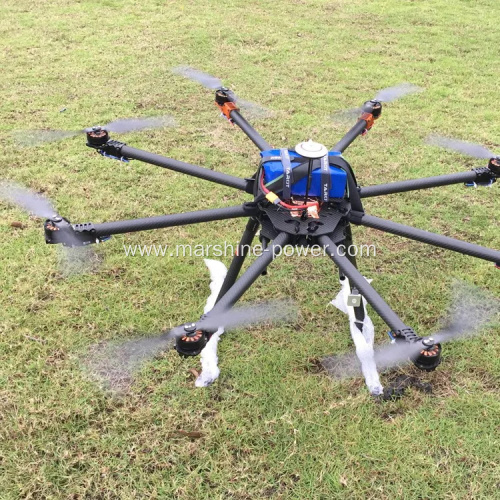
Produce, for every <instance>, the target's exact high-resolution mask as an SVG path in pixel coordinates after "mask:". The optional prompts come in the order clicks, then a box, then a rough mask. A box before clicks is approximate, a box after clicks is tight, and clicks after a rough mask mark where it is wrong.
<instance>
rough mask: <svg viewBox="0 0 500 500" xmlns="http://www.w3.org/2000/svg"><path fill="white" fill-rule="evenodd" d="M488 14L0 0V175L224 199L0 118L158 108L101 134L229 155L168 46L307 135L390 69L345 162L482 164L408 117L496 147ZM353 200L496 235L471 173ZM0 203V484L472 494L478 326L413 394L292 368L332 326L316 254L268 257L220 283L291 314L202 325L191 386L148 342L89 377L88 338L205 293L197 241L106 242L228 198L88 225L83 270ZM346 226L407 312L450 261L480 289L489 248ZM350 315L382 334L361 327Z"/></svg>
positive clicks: (133, 325) (494, 7) (116, 333)
mask: <svg viewBox="0 0 500 500" xmlns="http://www.w3.org/2000/svg"><path fill="white" fill-rule="evenodd" d="M499 12H500V8H499V5H498V2H497V1H496V0H474V1H472V0H434V1H428V0H421V1H418V2H416V1H411V0H374V1H371V2H367V1H362V0H349V1H347V0H342V1H324V0H289V1H283V0H275V1H271V0H261V1H258V2H248V1H242V0H229V1H225V2H220V1H212V0H207V1H205V2H201V1H195V0H191V1H189V0H184V1H176V2H174V1H160V0H143V1H141V2H139V1H135V0H123V1H119V0H100V1H94V0H81V1H78V2H68V1H65V0H50V1H49V0H31V1H28V0H15V1H14V0H3V1H2V3H1V6H0V32H1V45H2V51H1V53H0V63H1V67H2V77H1V80H0V88H1V90H2V92H1V96H2V98H1V100H0V141H1V144H2V146H1V153H2V154H1V158H2V161H1V165H2V174H1V177H4V178H7V179H10V180H14V181H16V182H19V183H22V184H25V185H27V186H29V187H31V188H33V189H35V190H37V191H41V192H43V193H45V194H46V195H47V196H49V197H50V198H51V199H53V200H54V201H55V203H56V204H57V207H58V209H59V211H60V213H61V214H63V215H64V216H66V217H68V218H69V219H70V220H71V221H72V222H85V221H93V222H101V221H107V220H117V219H120V218H131V217H146V216H150V215H156V214H162V213H174V212H178V211H188V210H196V209H201V208H210V207H219V206H229V205H234V204H238V203H241V202H242V201H244V200H245V197H244V196H243V195H240V194H239V193H238V192H236V191H234V190H231V189H230V188H223V187H220V188H219V187H215V185H214V184H208V183H203V181H201V180H196V179H193V178H189V177H184V176H182V175H181V174H177V173H174V172H169V171H166V170H163V169H159V168H156V167H153V166H150V165H146V164H141V163H139V162H132V163H130V164H123V163H118V162H113V161H110V160H106V159H103V158H101V157H98V156H97V155H96V154H95V153H93V152H92V151H90V150H89V149H88V148H86V147H85V145H84V140H83V136H79V137H76V138H70V139H67V140H65V141H61V142H58V143H51V144H47V145H44V146H42V147H38V148H19V147H17V146H16V144H15V142H14V140H13V132H16V131H19V130H26V129H44V128H46V129H75V130H78V129H82V128H84V127H86V126H89V125H93V124H96V123H106V122H109V121H111V120H113V119H116V118H123V117H130V116H154V115H159V114H171V115H173V116H174V118H175V120H176V121H177V122H178V124H179V127H177V128H165V129H161V130H155V131H147V132H140V133H134V134H128V135H122V136H119V137H117V138H119V139H120V140H123V141H125V142H127V143H128V144H130V145H133V146H136V147H138V148H142V149H147V150H150V151H154V152H158V153H162V154H165V155H166V156H170V157H174V158H177V159H180V160H184V161H187V162H190V163H195V164H200V165H202V166H205V167H209V168H212V169H213V170H217V171H221V172H227V173H230V174H235V175H241V176H248V175H251V174H252V173H253V171H254V169H255V167H256V164H257V162H258V154H257V153H258V151H257V150H256V149H255V148H254V147H253V145H252V144H251V143H250V141H248V140H247V138H246V137H245V136H244V135H243V134H242V133H241V132H240V131H239V130H238V129H237V128H236V127H231V126H230V125H229V124H228V123H227V122H225V121H224V120H221V119H220V118H219V117H218V116H217V112H216V109H215V108H214V106H213V103H212V94H211V92H209V91H208V90H205V89H203V88H201V87H199V86H198V85H196V84H194V83H190V82H188V81H187V80H185V79H183V78H181V77H179V76H172V74H171V72H170V69H171V68H172V67H174V66H177V65H180V64H189V65H191V66H194V67H197V68H199V69H202V70H204V71H208V72H210V73H213V74H216V75H217V76H219V77H220V78H222V79H223V80H224V82H225V83H226V84H228V85H230V86H231V87H232V88H233V90H235V91H236V92H237V93H238V94H239V95H241V96H243V97H244V98H246V99H248V100H253V101H257V102H259V103H261V104H262V105H264V106H266V107H268V108H270V109H271V110H272V111H273V117H272V118H268V119H265V120H260V121H258V122H255V125H256V127H257V128H258V130H259V131H260V132H261V133H262V135H263V136H264V137H265V138H266V139H267V140H268V141H269V142H271V143H273V144H276V145H280V146H281V145H287V146H293V145H295V144H296V143H297V142H299V141H301V140H304V139H307V138H309V137H313V138H314V139H316V140H318V141H320V142H322V143H325V144H327V145H332V144H334V143H335V142H336V141H337V140H338V138H339V137H341V136H342V134H343V133H344V131H345V130H346V126H345V125H343V124H339V123H334V122H332V121H331V120H330V118H329V117H330V115H331V114H332V113H333V112H335V111H337V110H340V109H343V108H347V107H354V106H358V105H360V104H361V103H362V102H363V101H364V100H366V99H369V98H371V97H372V96H373V95H374V93H375V92H376V91H377V90H378V89H380V88H382V87H386V86H389V85H394V84H397V83H399V82H404V81H409V82H412V83H414V84H416V85H419V86H421V87H423V88H424V89H425V91H424V92H422V93H421V94H418V95H414V96H410V97H407V98H405V99H403V100H401V101H399V102H397V103H393V104H392V105H388V106H387V108H386V111H385V112H384V116H383V119H381V120H380V121H379V122H378V123H377V125H376V127H375V128H374V129H373V130H372V131H371V132H370V134H369V135H368V136H366V137H365V138H361V139H359V140H357V141H356V143H354V144H353V145H352V147H351V148H350V149H349V150H348V153H347V154H346V157H347V159H348V160H349V161H350V162H351V164H352V165H353V166H354V168H355V170H356V173H357V177H358V179H359V180H360V182H361V183H362V184H363V185H371V184H376V183H381V182H387V181H389V180H402V179H409V178H414V177H421V176H427V175H438V174H443V173H451V172H457V171H463V170H468V169H470V168H473V167H476V166H482V165H483V164H482V163H481V162H480V161H479V162H478V161H475V160H473V159H470V158H466V157H462V156H460V155H458V154H454V153H450V152H447V151H443V150H437V149H436V148H432V147H428V146H424V145H423V140H424V138H425V137H426V136H427V134H429V133H432V132H436V133H441V134H443V135H449V136H452V137H456V138H459V139H464V140H471V141H474V142H478V143H481V144H484V145H486V146H488V147H490V148H493V149H495V148H496V150H500V121H499V120H498V110H497V107H498V97H499V96H498V88H499V85H498V68H499V52H498V40H499V37H500V28H499V25H498V14H499ZM62 108H66V111H65V112H60V110H61V109H62ZM365 208H366V209H367V210H368V211H369V212H370V213H372V214H373V215H378V216H380V217H390V218H392V219H394V220H396V221H398V222H402V223H407V224H411V225H415V226H417V227H420V228H424V229H429V230H431V231H435V232H439V233H442V234H446V235H449V236H453V237H457V238H462V239H464V240H467V241H471V242H474V243H478V244H481V245H484V246H489V247H493V248H499V247H500V235H499V231H498V229H499V218H498V214H499V210H498V209H499V202H498V187H497V186H494V187H493V188H492V189H481V190H474V189H470V190H466V189H465V188H463V187H461V186H451V187H446V188H442V189H439V190H429V191H426V192H423V191H422V192H414V193H411V194H406V195H394V196H390V197H385V198H383V199H378V198H373V199H370V200H366V202H365ZM0 213H1V222H0V242H1V247H0V264H1V266H0V273H1V275H0V280H1V282H2V286H1V290H0V309H1V313H0V332H1V337H0V498H1V499H2V500H3V499H5V500H7V499H17V498H33V499H59V498H62V499H66V498H67V499H70V498H71V499H77V498H88V499H115V498H119V499H139V498H179V499H192V498H200V499H201V498H203V499H228V498H234V499H257V498H273V499H288V498H290V499H331V498H339V499H342V498H346V499H347V498H349V499H354V498H355V499H358V498H359V499H366V498H374V499H386V498H387V499H393V498H404V499H424V498H425V499H434V498H435V499H444V498H446V499H463V498H474V499H476V498H477V499H479V498H494V497H497V495H498V489H499V486H500V457H499V452H498V450H499V448H500V440H499V431H500V420H499V417H498V416H499V414H500V401H499V393H498V386H499V377H500V362H499V356H498V353H499V349H500V338H499V335H498V333H499V330H498V328H496V329H495V328H491V329H490V330H489V331H488V333H489V336H488V337H482V338H476V339H473V340H470V341H468V342H467V344H455V345H450V346H449V347H447V348H446V350H445V355H444V361H443V364H442V366H441V367H440V369H439V370H437V371H436V372H434V373H432V374H430V375H422V374H421V373H419V376H420V377H422V379H423V380H425V381H428V382H430V383H432V384H433V390H434V392H433V395H427V394H422V393H421V392H418V391H416V390H413V389H410V390H409V391H408V392H407V394H406V395H405V396H404V397H403V398H402V399H401V400H398V401H391V402H385V403H376V402H374V401H373V399H372V398H371V397H370V395H369V394H368V392H367V390H366V388H365V386H364V383H363V380H362V379H361V378H359V379H351V380H347V381H345V382H342V383H341V382H337V381H333V380H331V379H329V378H328V377H327V376H325V375H324V374H323V373H318V372H317V371H315V370H314V369H313V368H314V363H313V360H314V359H317V358H318V357H320V356H322V355H325V354H333V353H338V352H346V351H348V350H350V349H351V348H352V347H351V341H350V335H349V331H348V325H347V323H346V321H345V318H344V317H343V315H342V314H341V313H340V312H339V311H337V310H335V309H334V308H333V307H331V306H329V305H328V304H329V301H330V300H331V299H332V298H333V297H334V296H335V294H336V293H337V291H338V280H337V276H336V270H335V268H334V267H333V266H332V265H331V263H330V262H326V261H324V260H322V259H300V258H292V259H288V260H285V259H281V260H279V261H276V262H275V263H274V264H273V266H272V267H271V268H270V272H269V275H268V276H267V277H263V278H262V279H261V280H260V281H259V282H258V285H257V286H255V287H254V288H253V289H252V290H251V291H250V292H249V293H248V294H247V295H245V301H255V300H262V299H264V298H266V297H272V298H285V297H291V298H292V299H294V300H296V301H297V303H298V304H299V306H300V318H299V319H298V321H297V322H296V323H294V324H293V325H287V326H278V327H276V326H275V327H272V328H269V327H263V326H259V327H255V328H251V329H248V330H239V331H235V332H231V334H229V335H227V338H224V339H223V341H222V342H221V344H220V367H221V377H220V379H219V380H218V381H217V382H216V383H215V384H214V385H213V386H211V387H210V388H207V389H196V388H195V387H194V379H193V375H192V374H191V372H190V371H189V370H190V369H192V368H195V369H199V360H198V359H197V358H191V359H187V360H186V359H181V358H179V357H178V356H177V355H176V354H175V353H174V352H169V353H167V354H165V355H164V356H162V357H161V358H160V359H157V360H155V361H154V362H152V363H150V364H148V365H147V366H145V368H144V369H143V370H142V371H141V372H140V373H139V374H138V376H137V378H136V381H135V383H134V384H133V386H132V387H131V388H130V390H129V391H128V392H127V393H126V394H124V395H111V394H108V393H106V392H105V391H103V390H101V388H100V387H99V386H98V385H97V384H95V383H94V382H93V381H92V380H91V379H89V378H88V377H87V376H86V375H85V373H84V372H83V371H82V369H81V363H80V359H81V357H82V355H84V354H85V353H86V352H87V350H88V349H89V347H90V346H91V345H92V344H94V343H96V342H99V341H103V340H107V339H112V338H117V339H119V338H133V337H135V336H138V335H141V334H151V333H155V332H159V331H161V330H163V329H165V328H169V327H171V326H173V325H178V324H180V323H182V322H184V321H186V320H190V319H195V318H197V317H198V316H199V315H200V314H201V312H202V308H203V305H204V302H205V300H206V297H207V295H208V272H207V271H206V269H205V267H204V264H203V260H202V259H201V258H194V257H193V258H188V257H186V258H168V257H166V258H153V257H151V258H139V257H135V258H132V257H126V256H125V255H124V252H123V244H127V245H128V244H132V245H133V244H136V243H137V244H138V243H141V244H173V243H180V244H187V243H190V242H194V243H204V244H208V243H223V241H224V240H226V241H229V242H236V241H237V238H238V235H239V233H240V232H241V230H242V228H243V226H244V222H243V221H242V220H232V221H227V222H224V223H222V224H215V223H209V224H206V225H204V226H203V227H202V226H188V227H183V228H172V229H167V230H161V231H156V232H143V233H135V234H127V235H123V236H117V237H114V238H113V239H112V240H111V241H109V242H107V243H106V244H104V245H101V246H99V247H98V249H97V251H98V253H99V255H100V257H101V258H102V261H103V264H102V267H101V270H100V272H98V273H94V274H86V275H83V276H73V277H70V278H64V277H62V276H61V273H60V272H59V270H58V267H57V256H58V253H57V249H56V248H54V247H52V246H48V245H45V244H44V242H43V233H42V231H41V226H42V222H43V221H41V220H40V219H36V218H33V217H31V218H29V217H28V216H26V215H25V214H24V213H22V212H21V211H18V210H16V209H13V208H12V207H8V206H6V205H1V206H0ZM13 222H21V223H22V225H23V228H15V227H12V225H11V224H12V223H13ZM354 236H355V238H356V239H357V241H359V242H364V243H373V244H375V245H376V246H377V251H378V252H377V253H378V258H377V259H373V258H365V259H361V260H360V262H359V264H360V268H361V270H362V272H363V273H364V274H365V275H366V276H368V277H370V278H373V280H374V281H373V285H374V286H375V287H376V288H377V289H378V291H379V292H380V293H381V294H382V295H383V296H384V297H385V298H386V299H387V301H388V302H389V303H390V304H392V305H393V307H394V309H395V310H396V311H397V312H398V313H400V314H401V317H402V318H403V320H404V321H405V322H406V323H407V324H409V325H412V326H413V327H414V328H415V329H416V330H417V332H418V333H420V334H428V333H430V332H432V329H433V327H434V326H435V324H436V321H437V320H438V318H439V317H440V315H441V312H442V309H443V307H445V305H446V303H447V300H448V298H449V288H450V283H451V282H452V280H453V279H455V278H459V279H462V280H465V281H466V282H468V283H472V284H476V285H480V286H481V287H483V288H484V289H486V290H489V291H490V292H491V293H493V294H494V295H497V296H498V294H499V291H500V290H499V287H498V277H499V274H498V273H499V271H498V270H495V269H494V267H493V266H492V265H491V264H490V263H486V262H484V261H480V260H477V259H473V258H469V257H465V256H461V255H457V254H452V253H451V252H446V251H444V250H437V249H433V248H430V247H427V246H425V245H423V244H420V243H416V242H409V241H407V240H404V239H402V238H398V237H395V236H390V235H382V234H381V233H378V232H376V231H374V230H364V229H360V228H354ZM224 262H226V263H228V262H229V258H227V259H224ZM372 317H373V319H374V321H375V327H376V332H377V333H376V335H377V340H378V341H379V342H383V341H385V339H386V334H385V332H386V330H387V328H386V326H385V325H384V324H383V323H382V321H381V320H379V319H378V318H376V316H375V315H374V314H373V315H372ZM408 371H409V372H410V373H413V372H412V370H411V369H408ZM383 382H387V377H385V378H384V380H383ZM190 432H191V433H192V432H195V433H196V434H191V435H189V434H186V433H190ZM190 436H193V437H190Z"/></svg>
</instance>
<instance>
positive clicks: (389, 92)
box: [375, 82, 423, 102]
mask: <svg viewBox="0 0 500 500" xmlns="http://www.w3.org/2000/svg"><path fill="white" fill-rule="evenodd" d="M422 90H423V89H422V87H419V86H418V85H413V84H412V83H407V82H405V83H400V84H399V85H395V86H394V87H387V88H385V89H382V90H380V91H379V92H378V93H377V95H376V96H375V100H377V101H381V102H392V101H395V100H396V99H400V98H401V97H405V96H407V95H410V94H415V93H417V92H421V91H422Z"/></svg>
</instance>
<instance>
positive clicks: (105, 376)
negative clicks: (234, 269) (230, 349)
mask: <svg viewBox="0 0 500 500" xmlns="http://www.w3.org/2000/svg"><path fill="white" fill-rule="evenodd" d="M295 311H296V309H295V308H294V307H293V304H292V303H290V302H286V301H273V302H267V303H263V304H257V305H255V304H254V305H249V306H240V307H237V308H232V309H229V310H226V311H223V312H217V313H210V312H209V313H208V314H207V315H205V316H204V317H202V318H201V319H200V320H199V321H198V322H196V323H186V324H185V325H180V326H177V327H175V328H172V329H171V330H170V331H168V332H164V333H162V334H159V335H155V336H151V337H145V338H141V339H134V340H122V341H116V340H110V341H106V342H101V343H99V344H95V345H93V346H92V347H91V348H90V350H89V353H88V355H87V356H86V359H85V360H84V366H85V368H86V369H87V371H88V372H89V373H90V374H91V375H92V376H93V377H95V378H97V379H98V380H99V381H100V382H101V383H103V384H104V385H105V386H106V387H107V388H109V389H111V390H115V391H116V390H118V391H119V390H121V389H124V388H126V387H127V386H128V385H129V384H130V383H131V381H132V377H133V375H134V373H136V372H137V371H138V370H139V369H140V368H141V367H142V366H143V365H144V364H145V363H147V362H148V361H150V360H152V359H154V358H155V357H156V356H158V355H159V354H160V353H162V352H166V351H168V350H169V349H171V348H172V347H173V346H174V344H175V343H176V342H177V343H178V345H177V350H179V340H183V341H184V342H186V340H185V339H186V338H194V337H189V335H190V332H199V333H200V334H202V335H203V336H204V338H205V344H206V340H207V336H208V335H207V332H214V331H216V330H217V329H218V328H220V327H223V328H224V329H230V328H237V327H241V326H247V325H251V324H257V323H263V322H271V321H273V322H276V321H289V320H292V319H293V318H294V317H295ZM186 343H189V342H186ZM205 344H203V345H205ZM180 352H182V351H180Z"/></svg>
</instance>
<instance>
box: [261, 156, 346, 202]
mask: <svg viewBox="0 0 500 500" xmlns="http://www.w3.org/2000/svg"><path fill="white" fill-rule="evenodd" d="M289 154H290V161H291V164H292V171H293V168H294V167H296V166H297V165H298V164H299V163H298V161H300V162H303V161H304V160H305V158H303V157H302V156H300V155H299V154H297V153H296V152H295V151H289ZM260 156H261V157H262V158H266V157H267V158H268V157H271V156H272V157H278V158H279V156H280V150H279V149H270V150H269V151H262V152H261V153H260ZM328 156H329V157H335V156H340V153H338V152H330V153H328ZM294 159H296V161H294ZM262 168H263V170H264V183H265V184H267V183H269V182H272V181H274V180H275V179H276V178H278V177H280V176H282V175H283V164H282V163H281V161H280V160H279V159H276V160H274V159H273V160H271V161H265V162H264V163H263V164H262ZM346 185H347V174H346V173H345V172H344V170H342V169H341V168H338V167H333V166H331V165H330V191H329V195H330V198H343V197H344V194H345V189H346ZM306 188H307V177H304V178H303V179H300V180H299V181H297V182H295V183H293V184H292V188H291V191H292V195H294V196H305V194H306ZM309 195H310V196H317V197H321V196H322V182H321V169H320V168H317V169H316V170H313V172H312V176H311V185H310V187H309Z"/></svg>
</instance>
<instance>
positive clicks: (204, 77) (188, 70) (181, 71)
mask: <svg viewBox="0 0 500 500" xmlns="http://www.w3.org/2000/svg"><path fill="white" fill-rule="evenodd" d="M172 73H174V74H176V75H180V76H183V77H184V78H188V79H189V80H193V81H195V82H198V83H200V84H201V85H203V86H204V87H206V88H207V89H212V90H215V89H219V88H221V87H222V86H223V85H222V81H221V80H219V79H218V78H216V77H215V76H212V75H209V74H208V73H205V72H203V71H200V70H198V69H195V68H192V67H191V66H177V67H175V68H172Z"/></svg>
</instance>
